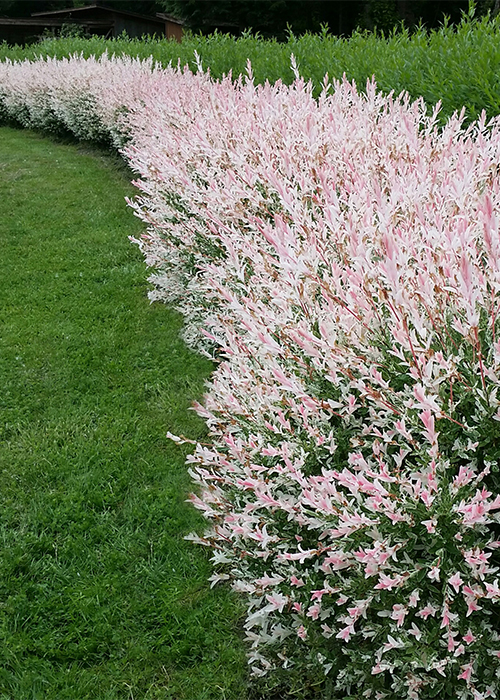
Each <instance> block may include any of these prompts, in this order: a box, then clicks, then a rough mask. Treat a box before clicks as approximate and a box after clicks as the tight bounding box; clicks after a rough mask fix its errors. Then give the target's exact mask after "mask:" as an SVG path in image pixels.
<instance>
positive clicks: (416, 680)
mask: <svg viewBox="0 0 500 700" xmlns="http://www.w3.org/2000/svg"><path fill="white" fill-rule="evenodd" d="M292 71H294V72H295V74H296V75H295V80H294V82H293V83H292V84H291V85H290V86H286V85H284V84H282V83H279V82H278V83H277V84H275V85H270V84H269V83H267V84H264V85H256V84H255V82H254V80H253V78H252V75H251V71H250V69H249V70H248V75H247V77H246V78H240V79H239V80H237V81H236V82H234V81H232V80H231V79H229V78H226V79H223V80H221V81H218V82H217V81H214V80H213V79H211V78H210V76H209V75H207V74H206V73H204V72H203V71H201V70H200V71H199V72H198V73H197V74H193V73H192V72H191V71H189V70H179V69H173V68H167V69H161V68H159V67H153V66H152V63H151V61H149V62H145V63H143V62H140V61H138V60H132V59H130V58H127V59H119V58H117V59H109V58H108V57H103V58H101V59H100V60H96V59H89V60H85V59H82V58H73V59H68V60H64V61H57V60H48V61H43V60H41V61H35V62H33V63H30V62H25V63H21V64H13V63H10V62H4V63H1V64H0V110H1V114H3V116H4V117H6V118H11V119H16V120H18V121H19V122H20V123H21V124H23V125H25V126H34V127H37V128H47V129H49V130H54V129H58V128H64V129H69V130H70V131H71V132H72V133H74V134H75V135H76V136H77V137H78V138H86V139H89V138H92V139H93V138H98V139H102V138H107V139H109V140H111V141H112V142H113V143H115V144H116V145H118V146H119V147H121V148H122V153H123V155H124V156H125V158H127V160H128V162H129V164H130V165H131V167H132V168H133V169H134V170H135V171H136V172H137V173H138V174H139V179H138V181H137V183H136V184H137V186H138V188H139V190H140V195H139V196H138V197H137V199H136V200H135V201H134V202H131V205H132V207H133V208H134V210H135V213H136V214H137V215H138V216H140V217H141V218H142V219H143V221H144V222H145V223H146V225H147V227H148V230H147V232H146V233H145V234H144V236H143V238H142V239H141V240H140V241H137V242H138V243H139V245H140V246H141V248H142V249H143V250H144V253H145V255H146V258H147V261H148V262H149V264H150V265H152V266H155V267H156V268H157V269H156V272H155V273H154V275H153V278H152V281H153V282H154V284H155V291H154V292H153V294H152V296H153V297H156V298H163V299H165V300H168V301H170V302H174V303H176V304H177V306H178V308H180V309H181V311H182V312H183V313H184V315H185V318H186V338H187V340H188V342H190V343H191V344H193V345H194V346H196V347H198V348H199V349H200V350H202V351H203V352H205V353H208V354H209V355H211V356H213V357H214V359H215V360H216V362H217V365H216V369H215V371H214V375H213V377H212V381H211V384H210V387H209V391H208V393H207V395H206V397H205V400H204V403H203V405H198V406H197V410H198V412H199V414H200V415H201V416H203V417H204V418H205V419H206V421H207V425H208V428H209V442H207V443H206V444H197V445H196V447H195V450H194V452H193V454H192V455H191V456H190V457H189V463H190V465H191V473H192V476H193V479H194V481H195V483H196V484H197V493H196V494H195V495H193V497H192V500H193V503H194V504H195V506H196V507H198V508H200V509H201V510H202V511H203V513H204V515H205V517H206V518H207V520H208V521H209V524H210V527H209V529H208V530H207V532H206V533H204V534H202V535H199V534H193V535H192V539H194V540H195V541H197V542H200V543H201V544H204V545H207V546H210V547H211V548H212V550H213V562H214V565H215V573H214V575H213V577H212V582H213V583H214V584H215V583H217V582H219V581H228V582H230V584H231V585H232V586H233V588H234V589H235V590H237V591H239V592H241V593H242V594H243V595H244V596H245V599H246V601H247V610H248V612H247V617H246V621H245V630H246V636H247V639H248V642H249V661H250V665H251V668H252V671H253V674H254V675H255V676H269V675H270V676H271V677H273V678H280V677H283V678H285V679H286V682H287V683H289V684H292V683H293V682H294V679H299V678H300V680H301V682H302V683H303V682H304V679H306V680H307V679H308V680H309V681H310V683H311V684H313V683H318V678H319V679H322V680H321V682H322V683H324V684H326V683H329V684H330V689H331V692H332V693H333V692H334V693H335V694H338V696H339V697H344V698H345V697H346V696H349V695H350V694H351V696H352V697H355V698H356V699H357V700H359V698H360V697H367V698H376V699H380V700H381V699H383V698H388V699H390V700H396V699H398V700H399V699H400V698H411V699H417V698H434V697H440V698H463V699H464V700H465V699H467V700H468V699H469V698H470V699H471V700H472V699H473V700H483V699H485V698H489V697H491V698H495V697H497V689H498V687H499V678H500V634H499V632H500V629H499V616H498V603H499V601H500V581H499V578H498V555H497V554H496V552H497V550H498V548H499V546H500V541H499V539H497V537H498V524H499V518H498V515H497V512H498V510H500V492H499V488H498V487H499V478H498V444H499V440H500V397H499V396H498V387H499V384H500V340H499V331H500V320H499V302H500V234H499V228H500V227H499V222H500V180H499V172H500V170H499V164H500V119H496V120H495V121H494V122H492V123H490V124H486V122H485V120H484V119H483V120H480V121H478V122H477V123H475V124H473V125H472V126H470V127H469V128H467V129H466V128H464V125H463V117H460V116H455V117H454V118H452V119H451V120H450V121H449V122H448V123H447V124H446V126H445V127H444V128H442V129H441V128H439V127H438V113H437V111H436V112H434V114H432V115H428V110H427V107H426V105H425V103H424V101H423V100H418V101H416V102H412V100H411V99H410V97H409V96H408V95H401V96H400V97H398V98H394V97H392V96H384V95H383V94H381V93H380V92H378V91H377V89H376V86H375V84H374V83H368V84H367V86H366V93H359V92H358V91H357V90H356V88H355V86H353V85H352V84H351V83H349V82H348V81H347V80H344V81H343V82H341V83H333V84H331V83H329V82H328V81H325V82H324V85H323V88H322V91H321V93H320V94H319V95H318V96H317V98H315V97H314V95H313V88H312V85H310V84H307V83H306V82H305V81H304V80H303V79H301V78H300V76H299V73H298V69H297V66H296V65H295V64H294V63H293V61H292ZM171 437H172V438H173V439H174V440H177V441H183V440H188V441H189V436H188V437H187V438H184V437H182V436H171Z"/></svg>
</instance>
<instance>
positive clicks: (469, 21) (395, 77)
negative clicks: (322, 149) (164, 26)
mask: <svg viewBox="0 0 500 700" xmlns="http://www.w3.org/2000/svg"><path fill="white" fill-rule="evenodd" d="M105 51H108V53H109V54H117V55H121V54H129V55H131V56H137V57H141V58H146V57H148V56H153V57H154V59H155V60H157V61H159V62H160V63H162V64H163V65H166V64H168V63H169V62H170V61H172V62H173V63H174V64H177V62H178V61H180V63H181V64H182V65H186V64H188V65H189V66H190V67H191V68H192V69H193V70H196V59H195V53H197V54H198V55H199V57H200V58H201V60H202V64H203V67H204V68H210V71H211V73H212V75H213V76H214V77H220V76H222V75H223V74H227V73H228V72H229V71H232V74H233V75H235V76H236V75H239V74H240V73H242V72H244V71H245V70H246V64H247V60H248V59H249V60H250V61H251V63H252V68H253V73H254V76H255V79H256V81H257V82H264V81H265V80H269V81H270V82H275V81H276V80H278V79H281V80H283V82H285V83H290V82H291V81H292V80H293V72H292V69H291V66H290V56H291V54H292V53H293V54H294V55H295V57H296V59H297V63H298V66H299V69H300V72H301V74H302V75H303V76H304V77H305V78H306V79H311V80H312V81H313V83H314V86H315V89H316V90H318V89H319V86H320V84H321V82H322V80H323V77H324V75H325V73H328V75H329V76H330V77H331V78H332V77H335V78H341V77H342V75H343V74H344V73H345V74H346V76H347V78H348V79H350V80H352V79H354V80H355V81H356V83H357V84H358V86H360V87H363V86H364V84H365V83H366V80H367V79H368V78H371V77H372V76H373V75H374V76H375V79H376V81H377V84H378V87H379V88H380V89H381V90H383V91H385V92H389V91H391V90H394V91H395V92H396V93H399V92H401V91H403V90H406V91H408V92H409V93H410V95H411V96H412V97H414V98H417V97H419V96H421V95H422V96H423V97H424V98H425V100H426V102H427V103H428V104H429V105H434V104H435V103H436V102H437V101H438V100H441V101H442V104H443V107H442V116H443V117H444V118H446V117H448V116H449V115H451V114H452V113H453V112H454V111H455V110H460V109H461V108H462V107H463V106H465V107H466V110H467V118H468V119H470V120H472V119H475V118H477V117H478V116H479V114H480V113H481V111H482V110H483V109H484V110H485V111H486V113H487V115H488V117H493V116H495V115H496V114H498V113H500V17H497V18H495V19H490V18H488V17H483V18H482V19H474V17H473V12H471V13H470V14H469V15H468V16H467V17H464V18H463V19H462V22H461V23H460V24H459V25H458V26H456V27H451V26H448V25H446V24H445V25H443V26H442V27H441V28H440V29H439V30H436V31H431V32H427V31H426V30H425V29H424V28H421V29H419V30H418V31H416V32H414V33H412V34H410V33H409V32H408V31H407V30H404V29H403V30H401V31H398V32H395V33H393V34H391V35H390V36H382V35H376V34H374V33H369V32H364V33H361V32H357V33H355V34H354V35H352V36H351V37H349V38H339V37H336V36H331V35H329V34H328V33H327V32H326V31H325V32H323V34H322V35H312V34H305V35H304V36H301V37H295V36H293V35H291V36H290V37H289V39H288V41H287V42H286V43H279V42H277V41H275V40H264V39H261V38H259V37H255V36H252V35H250V34H247V35H244V36H242V37H240V38H234V37H232V36H230V35H224V34H213V35H210V36H208V37H205V36H201V35H196V36H194V35H189V34H188V35H187V36H186V37H185V38H184V40H183V41H182V43H180V44H179V43H176V42H175V41H171V40H159V41H158V40H150V39H144V40H135V39H132V40H130V39H128V38H126V37H122V38H117V39H113V40H106V39H101V38H99V37H93V38H90V39H81V38H63V39H48V40H44V41H42V42H41V43H39V44H35V45H31V46H28V47H20V46H14V47H11V46H8V45H7V44H5V43H4V44H1V45H0V60H1V59H5V58H10V59H13V60H14V59H17V60H21V59H24V58H29V59H33V58H36V57H38V56H55V57H59V58H62V57H64V56H69V55H70V54H74V53H83V55H84V56H90V55H95V56H98V55H101V54H102V53H104V52H105Z"/></svg>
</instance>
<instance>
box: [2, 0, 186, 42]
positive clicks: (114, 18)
mask: <svg viewBox="0 0 500 700" xmlns="http://www.w3.org/2000/svg"><path fill="white" fill-rule="evenodd" d="M68 24H75V25H77V26H79V27H82V28H83V30H84V31H85V33H86V34H97V35H98V36H103V37H106V38H107V39H109V38H111V37H117V36H119V35H120V34H122V33H123V32H125V33H126V34H127V36H129V37H130V38H135V37H136V38H140V37H141V36H157V37H167V38H169V39H175V40H176V41H181V39H182V34H183V27H182V25H183V23H182V21H181V20H178V19H175V18H174V17H171V16H170V15H165V14H162V13H158V14H157V15H156V16H155V17H151V16H147V15H140V14H137V13H136V12H125V11H122V10H115V9H114V8H112V7H108V6H107V5H104V4H101V3H99V2H95V3H94V4H92V5H85V6H84V7H68V8H66V9H63V10H51V11H49V12H34V13H33V14H32V15H31V17H28V18H17V17H10V18H3V17H0V41H7V42H8V43H9V44H24V43H27V42H30V41H36V40H37V39H38V38H39V37H40V35H41V34H43V32H44V30H46V29H48V30H53V31H54V32H55V33H56V34H57V32H58V31H60V29H61V27H62V26H63V25H68Z"/></svg>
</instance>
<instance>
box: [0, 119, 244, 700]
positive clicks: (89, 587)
mask: <svg viewBox="0 0 500 700" xmlns="http://www.w3.org/2000/svg"><path fill="white" fill-rule="evenodd" d="M0 172H1V178H0V251H1V252H0V268H1V273H0V387H1V390H0V539H1V549H0V700H6V699H7V698H8V699H9V700H34V699H35V698H36V699H40V700H52V699H57V700H63V699H64V700H66V699H67V700H79V699H81V698H89V699H92V700H111V699H113V700H115V699H118V698H120V699H121V698H127V699H130V700H132V699H134V700H146V699H148V700H152V699H153V698H155V699H159V698H161V699H165V700H167V699H169V700H205V699H208V698H214V699H215V698H217V700H241V699H243V698H245V697H246V666H245V659H244V651H243V645H242V641H241V633H240V631H239V627H240V622H241V609H239V608H238V607H237V605H236V602H235V599H234V598H233V597H232V596H231V594H230V593H228V592H227V591H225V590H224V589H221V588H217V589H215V590H210V588H209V587H208V585H207V583H206V580H207V577H208V576H209V575H210V564H209V561H208V554H207V552H206V551H205V550H202V549H201V548H199V547H197V546H195V545H193V544H192V543H190V542H186V541H184V540H183V536H184V535H186V534H187V533H188V532H190V531H191V530H193V529H194V528H198V529H200V527H202V526H203V523H202V522H201V518H200V517H199V516H198V514H197V513H196V512H195V511H194V509H192V507H191V506H189V505H187V504H186V503H185V499H186V497H187V495H188V493H189V491H190V488H191V484H190V479H189V476H188V475H187V470H186V467H185V466H184V454H183V453H182V452H181V449H180V448H179V447H177V446H175V445H174V444H173V443H171V442H170V441H168V440H167V439H166V437H165V434H166V432H167V430H170V431H171V432H173V433H184V434H187V435H189V436H191V437H200V436H202V435H203V433H204V425H203V423H202V422H201V420H199V419H198V418H197V417H196V415H195V414H194V413H193V412H192V411H189V410H188V408H189V406H190V404H191V402H192V400H193V399H194V398H200V396H201V395H202V393H203V384H204V380H205V378H206V377H208V375H209V372H210V370H211V365H210V363H209V362H208V361H206V360H205V359H202V358H201V357H199V356H197V355H195V354H193V353H191V352H190V351H188V350H187V349H186V347H185V345H184V344H183V342H182V341H181V340H180V339H179V334H178V332H179V329H180V327H181V324H182V320H181V318H180V317H179V316H178V315H177V314H176V313H174V312H172V311H171V310H169V309H168V308H167V307H166V306H164V305H161V304H153V305H150V304H149V301H148V299H147V296H146V295H147V289H148V284H147V281H146V279H147V271H146V269H145V265H144V263H143V262H142V255H141V253H140V252H139V250H138V249H137V247H135V246H133V245H132V244H131V243H130V242H129V240H128V236H129V235H138V234H139V233H140V231H141V223H140V222H139V221H138V220H137V219H136V218H135V217H134V216H133V214H132V212H131V210H130V209H128V208H127V207H126V204H125V202H124V197H125V196H126V195H127V194H128V195H131V194H132V193H133V188H132V186H131V185H130V184H129V182H128V180H129V179H130V175H129V174H128V173H127V171H126V169H125V167H124V166H122V165H121V164H120V162H119V161H117V160H115V159H114V158H113V157H108V156H106V155H103V154H102V153H100V152H98V151H90V150H88V149H87V150H85V149H84V148H83V147H81V146H76V145H72V144H65V143H55V142H54V141H49V140H47V139H45V138H43V137H41V136H38V135H36V134H33V133H30V132H23V131H17V130H14V129H9V128H0Z"/></svg>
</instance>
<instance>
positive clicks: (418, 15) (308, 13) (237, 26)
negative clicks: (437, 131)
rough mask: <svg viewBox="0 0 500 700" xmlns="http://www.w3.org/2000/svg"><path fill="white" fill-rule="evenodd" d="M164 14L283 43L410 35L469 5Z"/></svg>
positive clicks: (257, 7)
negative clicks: (358, 32) (317, 37)
mask: <svg viewBox="0 0 500 700" xmlns="http://www.w3.org/2000/svg"><path fill="white" fill-rule="evenodd" d="M160 2H161V4H162V5H163V7H164V10H165V12H167V13H169V14H172V15H174V16H175V17H179V18H180V19H183V20H184V21H185V22H186V25H187V26H188V27H189V28H190V29H192V30H193V31H195V32H197V31H201V32H203V33H209V32H212V31H213V30H214V28H218V29H221V30H224V31H231V32H233V33H235V34H239V33H241V32H242V31H244V30H249V29H252V30H253V31H258V32H260V33H261V34H262V35H263V36H277V37H278V38H282V37H283V36H284V35H285V34H286V31H287V28H290V29H291V30H292V31H293V32H294V33H295V34H301V33H303V32H305V31H312V32H315V31H318V30H320V28H321V25H323V24H327V25H328V27H329V30H330V31H331V32H332V33H333V34H343V35H349V34H351V33H352V32H353V31H354V30H355V29H356V28H361V29H369V30H373V29H375V28H377V29H378V30H382V31H384V32H389V31H392V30H393V29H394V28H396V27H397V26H399V25H400V24H401V23H402V22H403V23H404V24H405V26H407V27H408V28H409V29H412V28H414V27H416V26H418V25H419V24H423V25H424V26H426V27H427V28H429V29H431V28H435V27H438V26H439V25H440V24H441V23H442V22H443V20H444V18H445V17H448V18H449V21H450V23H452V24H454V23H456V22H459V21H460V19H461V17H462V14H463V13H464V12H468V10H469V0H432V1H431V0H305V1H304V2H298V1H297V0H248V1H247V2H241V1H238V0H217V2H209V1H208V0H160ZM498 5H499V0H478V1H477V2H476V4H475V11H476V16H480V15H484V14H486V13H487V12H488V11H490V12H495V11H498V9H499V8H498Z"/></svg>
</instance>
